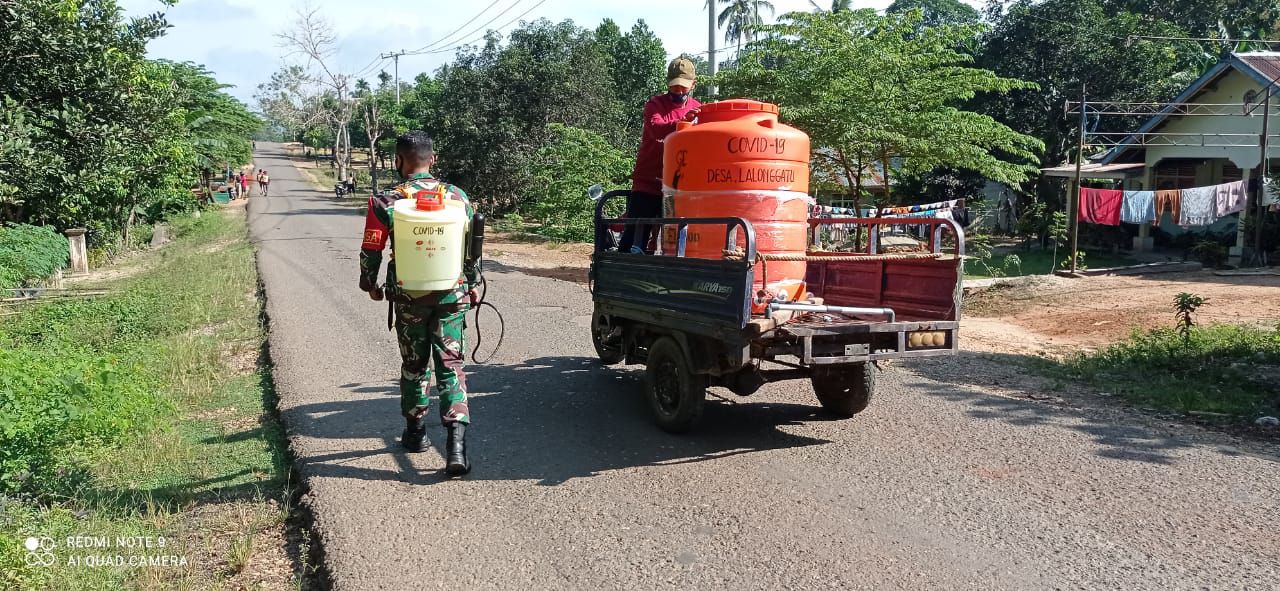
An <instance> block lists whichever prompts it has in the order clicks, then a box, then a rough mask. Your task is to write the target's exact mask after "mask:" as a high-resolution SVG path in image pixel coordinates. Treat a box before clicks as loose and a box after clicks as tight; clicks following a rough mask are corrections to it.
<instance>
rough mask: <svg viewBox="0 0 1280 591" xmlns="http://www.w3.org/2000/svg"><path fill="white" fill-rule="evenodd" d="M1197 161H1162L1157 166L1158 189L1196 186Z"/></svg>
mask: <svg viewBox="0 0 1280 591" xmlns="http://www.w3.org/2000/svg"><path fill="white" fill-rule="evenodd" d="M1196 164H1197V163H1196V162H1194V161H1193V162H1169V163H1162V164H1161V165H1160V166H1159V167H1157V168H1156V190H1162V189H1190V188H1192V187H1195V186H1196Z"/></svg>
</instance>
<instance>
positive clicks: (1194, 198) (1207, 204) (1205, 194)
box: [1178, 187, 1218, 228]
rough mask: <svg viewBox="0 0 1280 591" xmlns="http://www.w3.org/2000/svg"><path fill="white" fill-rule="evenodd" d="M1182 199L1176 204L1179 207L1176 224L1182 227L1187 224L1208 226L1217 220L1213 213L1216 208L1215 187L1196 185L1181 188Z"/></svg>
mask: <svg viewBox="0 0 1280 591" xmlns="http://www.w3.org/2000/svg"><path fill="white" fill-rule="evenodd" d="M1181 193H1182V201H1181V203H1179V204H1178V207H1179V209H1180V211H1179V215H1178V225H1179V226H1182V227H1184V228H1185V227H1188V226H1208V225H1209V224H1212V223H1213V222H1215V221H1217V220H1218V216H1217V215H1215V214H1214V210H1215V209H1216V208H1217V200H1216V199H1215V198H1216V197H1217V191H1216V188H1215V187H1196V188H1194V189H1183V190H1182V191H1181Z"/></svg>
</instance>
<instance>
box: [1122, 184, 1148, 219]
mask: <svg viewBox="0 0 1280 591" xmlns="http://www.w3.org/2000/svg"><path fill="white" fill-rule="evenodd" d="M1154 219H1156V192H1155V191H1125V192H1124V202H1123V204H1122V205H1121V206H1120V221H1122V222H1124V223H1126V224H1145V223H1147V222H1149V221H1152V220H1154Z"/></svg>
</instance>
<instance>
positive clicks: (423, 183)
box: [360, 172, 477, 304]
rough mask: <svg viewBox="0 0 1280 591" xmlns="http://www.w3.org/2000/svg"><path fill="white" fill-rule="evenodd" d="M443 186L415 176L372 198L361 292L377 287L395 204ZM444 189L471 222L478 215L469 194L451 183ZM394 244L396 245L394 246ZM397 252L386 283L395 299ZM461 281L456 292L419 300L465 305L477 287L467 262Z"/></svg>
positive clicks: (425, 175)
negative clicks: (472, 289)
mask: <svg viewBox="0 0 1280 591" xmlns="http://www.w3.org/2000/svg"><path fill="white" fill-rule="evenodd" d="M441 184H442V183H441V181H439V180H437V179H436V178H435V177H433V176H431V174H430V173H425V172H423V173H419V174H416V175H413V178H411V179H409V180H407V181H405V182H403V183H400V184H399V185H396V186H394V187H391V188H390V189H387V190H385V191H383V192H381V193H379V194H377V195H374V196H372V197H370V198H369V212H368V213H367V214H366V215H365V220H364V241H363V242H362V243H361V244H360V289H361V290H362V291H372V290H373V289H375V288H376V287H377V285H378V270H379V268H380V267H381V266H382V251H383V250H385V249H386V247H387V243H388V242H391V233H392V232H393V231H394V229H393V228H392V220H391V212H392V211H393V209H394V205H395V202H396V201H397V200H399V199H413V198H414V195H415V194H417V193H419V192H421V191H430V192H433V193H434V192H435V191H437V190H438V188H439V186H440V185H441ZM444 187H445V194H446V195H447V198H449V199H457V200H459V201H462V202H463V203H465V204H466V211H467V217H468V218H470V217H471V216H472V215H474V214H475V208H474V207H472V205H471V200H470V199H469V198H467V194H466V193H465V192H463V191H462V189H459V188H457V187H455V186H453V185H450V184H448V183H444ZM391 244H393V245H394V244H395V243H394V242H391ZM394 250H395V249H394V248H393V249H392V253H391V260H390V261H388V262H387V282H386V285H387V296H388V297H393V298H394V297H396V296H397V295H399V290H398V289H397V288H396V262H395V252H394ZM460 279H461V281H460V282H459V284H458V287H457V288H455V289H453V290H450V291H441V292H433V293H431V294H429V295H427V296H422V297H420V298H418V299H419V300H429V301H426V302H423V303H427V304H455V303H458V302H462V301H464V300H465V299H466V296H467V292H468V291H469V290H470V289H471V288H472V287H473V286H474V285H475V284H476V281H477V274H476V269H475V268H474V267H473V266H471V265H469V264H466V263H465V262H464V264H463V268H462V277H460Z"/></svg>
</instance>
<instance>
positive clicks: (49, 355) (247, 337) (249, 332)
mask: <svg viewBox="0 0 1280 591" xmlns="http://www.w3.org/2000/svg"><path fill="white" fill-rule="evenodd" d="M227 214H228V215H220V214H218V213H213V214H209V215H203V216H201V217H199V218H186V219H181V220H178V221H177V222H176V223H175V224H174V227H175V231H176V234H177V236H178V240H177V241H176V242H174V243H173V244H171V245H169V246H168V247H166V248H164V249H160V250H157V251H154V252H148V253H146V254H144V255H141V256H140V257H139V259H140V260H139V261H137V262H138V263H139V264H141V265H143V266H144V267H145V268H146V271H144V272H142V273H139V274H136V275H134V276H132V277H128V278H123V279H118V280H115V281H111V282H108V283H105V284H102V285H95V286H94V287H104V288H106V289H109V290H110V292H111V293H110V295H108V296H106V297H101V298H97V299H89V300H80V301H70V302H57V303H50V304H45V305H41V306H38V307H35V308H32V309H29V310H27V311H25V312H24V313H22V314H21V315H18V316H15V317H11V318H9V319H7V322H4V323H2V324H0V416H3V417H4V418H3V419H0V450H2V451H0V588H3V589H23V590H26V589H57V590H64V589H66V590H75V589H126V588H127V589H239V588H254V589H259V588H261V589H291V588H307V587H309V586H310V585H311V583H312V580H311V578H310V576H309V574H310V573H309V569H308V567H307V566H306V564H307V559H308V556H307V555H306V554H307V552H306V551H305V550H304V548H305V547H306V546H308V544H307V541H306V539H304V538H303V537H300V536H299V535H297V532H296V531H291V527H290V525H291V523H293V522H292V521H291V520H292V519H293V518H294V517H295V516H296V512H295V511H294V507H293V503H292V500H293V498H294V496H293V495H294V493H295V492H296V491H294V490H293V489H294V488H295V487H294V486H292V485H291V482H290V471H289V462H288V458H287V455H286V445H285V439H284V435H283V432H282V430H281V428H280V426H279V423H278V421H277V420H276V418H275V416H274V414H273V413H274V409H275V399H274V397H275V393H274V389H273V386H272V381H271V373H270V368H269V366H268V364H267V362H266V356H265V355H264V354H263V353H264V352H265V334H264V331H263V327H262V323H261V321H260V314H261V309H262V306H261V302H260V300H259V292H258V279H257V271H256V266H255V260H254V252H253V248H252V246H251V245H250V244H249V242H248V240H247V229H246V224H245V221H244V217H243V213H242V211H236V212H235V213H234V214H231V212H227ZM295 529H296V528H295ZM32 540H34V541H35V543H34V544H33V545H36V546H37V550H36V551H31V550H29V548H28V546H27V543H29V542H31V541H32ZM41 542H43V544H41Z"/></svg>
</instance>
